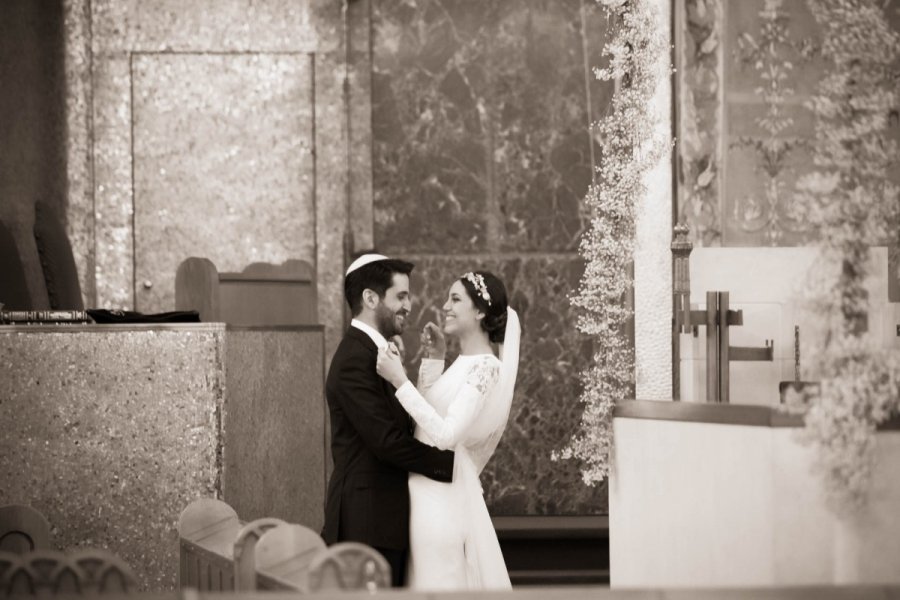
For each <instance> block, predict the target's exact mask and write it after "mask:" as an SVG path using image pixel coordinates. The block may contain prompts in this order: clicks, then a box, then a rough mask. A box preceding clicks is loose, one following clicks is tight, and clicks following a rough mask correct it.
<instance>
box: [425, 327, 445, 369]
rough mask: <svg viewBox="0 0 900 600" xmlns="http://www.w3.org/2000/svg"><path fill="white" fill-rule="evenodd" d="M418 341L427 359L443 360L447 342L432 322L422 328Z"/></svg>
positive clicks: (439, 329) (442, 333)
mask: <svg viewBox="0 0 900 600" xmlns="http://www.w3.org/2000/svg"><path fill="white" fill-rule="evenodd" d="M420 341H421V343H422V347H423V348H424V349H425V354H426V356H428V358H438V359H442V360H443V358H444V355H446V354H447V341H446V340H445V339H444V332H442V331H441V328H440V327H438V326H437V325H435V324H434V323H433V322H432V321H429V322H428V323H426V324H425V327H423V328H422V335H421V336H420Z"/></svg>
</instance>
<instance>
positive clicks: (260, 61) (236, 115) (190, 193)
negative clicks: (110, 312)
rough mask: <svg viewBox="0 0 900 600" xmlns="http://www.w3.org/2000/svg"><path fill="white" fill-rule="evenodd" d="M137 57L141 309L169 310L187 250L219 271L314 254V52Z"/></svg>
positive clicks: (311, 257)
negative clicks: (175, 283) (210, 262)
mask: <svg viewBox="0 0 900 600" xmlns="http://www.w3.org/2000/svg"><path fill="white" fill-rule="evenodd" d="M132 65H133V84H132V90H133V91H132V96H133V98H132V102H133V108H132V110H133V138H134V139H133V149H134V155H133V160H134V206H135V215H134V228H135V231H134V238H135V239H134V245H135V257H136V260H135V277H136V280H137V283H136V291H135V294H136V302H135V305H136V306H137V310H141V311H144V312H156V311H165V310H173V309H174V291H175V290H174V278H175V271H176V269H177V268H178V265H179V264H180V263H181V261H182V260H184V259H185V258H187V257H189V256H202V257H206V258H209V259H210V260H212V261H213V263H214V264H215V265H216V267H217V268H218V269H219V271H241V270H242V269H243V268H244V267H245V266H246V265H247V264H249V263H251V262H271V263H276V264H277V263H281V262H283V261H285V260H287V259H289V258H299V259H303V260H308V261H310V262H311V263H313V264H314V263H315V223H314V208H313V206H314V196H313V178H314V171H313V164H312V133H313V124H312V114H313V110H312V102H311V97H312V81H311V77H312V73H311V58H310V55H308V54H238V55H235V54H224V55H222V54H215V55H209V54H202V55H201V54H135V55H133V58H132ZM147 284H151V286H152V287H147Z"/></svg>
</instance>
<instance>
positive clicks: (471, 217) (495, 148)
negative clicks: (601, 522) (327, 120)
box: [372, 0, 612, 515]
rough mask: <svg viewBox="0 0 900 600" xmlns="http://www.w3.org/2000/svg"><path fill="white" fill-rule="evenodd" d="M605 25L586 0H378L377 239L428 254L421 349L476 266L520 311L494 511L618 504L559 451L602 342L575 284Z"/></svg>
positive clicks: (491, 479) (492, 484)
mask: <svg viewBox="0 0 900 600" xmlns="http://www.w3.org/2000/svg"><path fill="white" fill-rule="evenodd" d="M605 32H606V19H605V17H604V16H602V13H601V10H600V9H599V8H598V7H597V6H596V5H595V4H594V3H592V2H579V1H577V0H567V1H553V2H549V1H534V2H517V1H513V0H490V1H482V2H467V1H462V0H458V1H437V0H422V1H419V2H415V3H397V2H390V1H387V0H382V1H375V2H373V11H372V48H373V50H372V61H373V67H372V68H373V75H372V137H373V154H372V156H373V158H372V160H373V194H374V219H375V244H376V247H377V248H378V249H379V250H381V251H384V252H388V253H390V254H394V255H401V256H405V257H408V258H410V259H411V260H413V261H414V262H416V264H417V267H416V270H415V271H414V277H413V284H412V287H413V293H414V294H415V296H416V303H415V304H414V309H413V310H414V314H413V315H412V320H413V322H414V324H415V327H414V328H413V331H410V332H408V334H407V336H406V339H405V341H406V343H407V346H408V348H409V351H410V352H411V353H412V355H414V354H415V352H416V351H417V349H418V347H417V344H418V340H417V337H418V334H417V330H418V328H419V327H421V325H423V324H424V323H425V322H426V321H427V320H429V319H433V318H434V316H435V313H436V311H439V308H440V306H441V305H442V304H443V302H444V300H445V297H446V292H447V289H448V288H449V286H450V284H451V283H452V282H453V279H454V278H455V277H456V276H458V275H460V274H461V273H463V272H465V271H467V270H470V269H473V268H485V267H486V268H488V269H491V270H493V271H494V272H495V273H497V274H498V275H500V276H501V278H502V279H503V280H504V281H505V282H506V285H507V287H508V288H509V290H510V293H511V296H512V302H511V303H512V305H513V306H514V307H515V308H516V309H518V310H519V312H520V314H521V316H522V320H523V325H524V337H523V346H522V357H523V359H522V364H521V367H520V375H519V382H518V386H517V394H516V398H515V403H514V405H513V412H512V415H511V417H510V426H509V428H508V430H507V433H506V435H505V437H504V440H503V441H502V442H501V445H500V448H499V449H498V451H497V455H496V456H495V458H494V459H493V460H492V462H491V463H490V465H489V466H488V468H487V470H486V472H485V474H484V476H483V481H484V483H485V488H486V495H487V498H488V502H489V505H490V508H491V510H492V512H493V513H494V514H507V515H508V514H549V515H566V514H597V513H601V514H602V513H605V512H606V511H607V504H606V490H605V489H604V488H602V487H599V488H588V487H585V486H584V485H583V483H582V482H581V476H580V473H579V470H578V465H577V464H575V463H573V462H559V463H554V462H552V461H551V460H550V453H551V451H552V450H554V449H558V448H561V447H562V446H564V445H565V444H566V442H567V441H568V439H569V436H570V435H571V434H572V432H573V431H575V429H576V425H577V423H578V420H579V418H580V414H581V407H580V405H579V404H578V402H577V400H578V396H579V393H580V384H579V380H578V374H579V372H580V371H581V370H582V369H583V368H584V367H585V365H586V364H587V361H588V360H590V355H591V345H590V342H589V340H587V339H586V338H584V337H582V336H580V334H578V333H577V332H576V330H575V321H574V314H573V311H572V309H571V308H570V306H569V301H568V295H569V293H570V292H571V290H573V289H574V288H575V286H577V284H578V281H579V279H580V276H581V272H582V269H583V264H582V261H581V259H580V257H579V256H578V254H577V247H578V241H579V238H580V235H581V233H582V232H583V231H584V229H585V228H586V226H587V222H586V216H585V215H584V214H582V212H581V211H582V208H581V203H580V200H581V198H582V197H583V195H584V193H585V192H586V190H587V187H588V184H589V182H590V179H591V166H592V163H595V162H596V160H598V157H596V156H592V148H591V143H590V140H589V136H588V123H589V122H591V121H592V120H596V119H597V118H598V117H599V115H600V114H602V110H603V107H604V106H606V104H607V102H608V100H609V97H610V95H611V92H612V89H611V86H608V85H605V84H602V83H601V82H598V81H596V80H595V79H594V78H593V76H592V75H591V73H590V72H589V69H590V68H591V67H593V66H596V65H598V64H600V53H601V50H602V45H603V43H604V36H605ZM414 362H415V361H414Z"/></svg>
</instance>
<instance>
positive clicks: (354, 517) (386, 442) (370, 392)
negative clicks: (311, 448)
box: [322, 327, 453, 550]
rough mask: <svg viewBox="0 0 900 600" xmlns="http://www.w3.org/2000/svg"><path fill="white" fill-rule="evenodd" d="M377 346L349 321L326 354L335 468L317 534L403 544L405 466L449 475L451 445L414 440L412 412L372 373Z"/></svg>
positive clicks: (439, 478) (407, 469)
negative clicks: (447, 447)
mask: <svg viewBox="0 0 900 600" xmlns="http://www.w3.org/2000/svg"><path fill="white" fill-rule="evenodd" d="M377 356H378V349H377V347H376V346H375V343H374V342H373V341H372V339H371V338H370V337H369V336H368V335H366V334H365V333H364V332H363V331H361V330H359V329H357V328H356V327H350V329H349V331H347V333H346V335H344V339H342V340H341V343H340V344H339V345H338V347H337V350H336V351H335V353H334V357H333V358H332V359H331V367H330V368H329V369H328V377H327V378H326V380H325V397H326V398H327V399H328V410H329V413H330V415H331V453H332V458H333V459H334V471H333V472H332V474H331V480H330V481H329V482H328V493H327V497H326V500H325V527H324V529H323V530H322V537H323V538H324V539H325V541H326V542H327V543H329V544H333V543H335V542H339V541H340V542H342V541H354V542H362V543H365V544H369V545H370V546H377V547H380V548H389V549H398V550H404V549H406V548H407V547H408V546H409V489H408V487H407V475H408V473H409V472H413V473H420V474H422V475H425V476H426V477H430V478H432V479H435V480H437V481H445V482H449V481H450V480H451V478H452V477H453V452H450V451H446V450H438V449H437V448H434V447H432V446H428V445H427V444H423V443H422V442H420V441H418V440H416V439H415V438H414V437H413V434H412V420H411V419H410V418H409V415H407V414H406V411H404V410H403V407H402V406H400V402H399V401H398V400H397V398H396V397H395V396H394V392H395V391H396V390H395V389H394V387H393V386H392V385H390V384H389V383H388V382H387V381H385V380H384V379H382V378H381V377H379V376H378V374H377V373H376V371H375V361H376V358H377Z"/></svg>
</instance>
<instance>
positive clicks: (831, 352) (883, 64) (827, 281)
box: [798, 0, 900, 514]
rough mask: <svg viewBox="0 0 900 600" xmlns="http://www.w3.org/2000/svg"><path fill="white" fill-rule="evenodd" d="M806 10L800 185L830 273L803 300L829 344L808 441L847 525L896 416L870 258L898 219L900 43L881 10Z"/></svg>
mask: <svg viewBox="0 0 900 600" xmlns="http://www.w3.org/2000/svg"><path fill="white" fill-rule="evenodd" d="M807 4H808V5H809V8H810V10H811V11H812V13H813V16H814V17H815V19H816V22H817V23H818V24H819V27H820V28H821V31H822V40H823V44H822V55H823V57H824V58H825V59H826V60H827V61H828V62H829V71H828V73H827V74H826V77H824V78H823V79H822V80H821V81H820V83H819V84H818V89H817V93H816V95H815V96H814V97H813V98H812V100H811V102H810V108H811V110H812V111H813V112H814V114H815V117H816V122H815V140H814V162H815V167H816V172H814V173H812V174H810V175H807V176H805V177H803V178H802V179H801V180H800V181H799V182H798V187H799V189H800V191H801V194H802V195H803V198H804V200H805V201H806V202H807V204H808V206H809V210H810V213H809V215H810V222H811V224H812V225H813V227H814V228H816V229H818V230H819V232H820V234H821V238H820V239H821V242H820V249H821V259H822V260H821V261H820V262H821V267H824V268H819V269H817V270H816V273H815V276H814V277H813V278H811V280H810V282H811V283H810V285H809V288H808V290H807V297H808V299H809V300H810V301H811V302H810V305H811V307H812V308H813V309H814V310H815V313H816V315H817V317H820V318H822V319H823V321H824V334H825V338H824V349H823V350H821V351H818V352H816V353H815V355H816V364H815V367H816V370H817V371H818V372H819V377H820V380H821V389H820V391H819V393H818V394H817V395H815V396H814V397H813V398H812V399H811V400H810V405H809V408H808V410H807V411H806V419H805V422H806V425H805V428H804V430H803V433H802V437H803V439H804V440H805V441H807V442H809V443H811V444H812V445H813V447H814V448H815V450H816V461H817V468H818V469H819V470H820V471H821V472H822V474H823V475H824V483H825V489H826V494H827V501H828V503H829V505H830V506H831V507H832V509H833V510H834V511H835V512H836V513H837V514H848V511H849V512H853V511H854V510H856V509H860V508H861V507H862V506H864V504H865V502H866V492H867V490H868V488H869V479H870V474H871V468H872V463H873V458H874V448H875V435H874V433H875V429H876V427H877V426H878V425H879V424H880V423H883V422H884V421H885V420H886V419H888V418H889V417H890V416H891V415H892V414H894V415H896V414H898V411H900V364H898V359H897V357H896V356H892V355H894V354H896V353H892V352H889V351H888V350H885V349H883V348H881V343H880V340H878V339H877V336H876V335H873V334H872V333H869V332H868V331H867V330H868V322H867V321H868V311H869V302H868V294H867V291H866V287H865V281H866V277H867V275H868V274H869V272H870V269H871V267H870V265H869V248H870V246H871V245H874V244H879V243H884V241H885V240H887V239H888V238H889V236H890V235H891V234H892V231H891V230H892V228H893V227H895V226H896V224H897V217H898V213H900V206H898V202H900V194H898V189H897V187H896V186H895V185H893V184H892V183H891V182H890V180H889V178H888V174H889V173H890V169H891V168H892V167H893V168H896V164H897V162H898V158H900V153H898V146H897V143H896V142H895V141H893V140H891V139H890V137H889V135H888V119H889V115H890V113H891V111H896V110H897V106H898V97H897V92H896V90H895V84H894V81H893V78H894V72H893V68H894V65H895V63H896V61H897V59H898V56H900V36H898V35H897V33H896V32H893V31H891V29H890V28H889V27H888V24H887V22H886V19H885V15H884V9H883V8H882V6H881V5H882V4H883V3H882V2H880V0H807ZM893 235H894V236H896V235H897V233H896V231H894V232H893ZM876 333H877V332H876Z"/></svg>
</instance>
